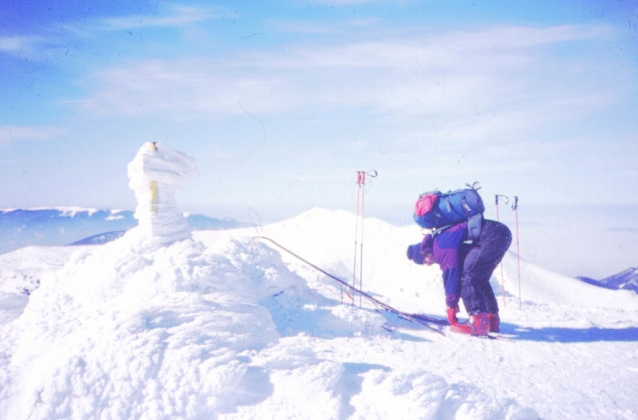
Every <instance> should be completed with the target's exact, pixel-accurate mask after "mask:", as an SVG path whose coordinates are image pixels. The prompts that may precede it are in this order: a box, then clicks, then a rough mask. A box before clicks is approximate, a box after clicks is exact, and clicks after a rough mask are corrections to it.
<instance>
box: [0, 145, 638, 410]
mask: <svg viewBox="0 0 638 420" xmlns="http://www.w3.org/2000/svg"><path fill="white" fill-rule="evenodd" d="M158 150H162V145H159V146H158ZM140 153H141V155H142V158H140V160H142V161H143V160H144V159H146V157H148V156H149V153H148V152H147V151H141V152H140ZM139 156H140V155H139V154H138V157H139ZM166 156H167V158H168V159H167V160H168V161H170V162H172V163H175V162H176V161H177V162H179V165H178V164H176V165H175V166H172V168H173V169H176V168H178V167H179V168H183V169H184V171H183V172H180V170H176V172H178V173H182V174H184V175H185V174H187V173H189V174H190V173H192V169H193V166H192V165H191V164H190V162H191V161H190V160H189V159H182V158H181V157H180V158H179V159H177V160H173V158H174V157H175V156H177V155H170V154H168V155H166ZM136 159H138V158H137V157H136ZM158 162H159V161H155V163H158ZM182 164H183V166H182ZM140 168H143V165H142V166H137V167H136V168H134V169H133V170H132V171H131V172H132V173H135V172H136V171H139V170H140ZM153 168H154V169H153V172H154V174H153V176H148V174H142V175H143V176H141V177H140V178H139V179H138V181H140V182H139V183H138V182H137V181H136V182H135V183H133V182H132V184H135V188H134V189H135V192H136V195H137V197H138V199H139V200H142V201H144V203H143V206H141V207H140V208H139V213H138V214H139V215H140V225H139V226H138V227H137V228H135V229H133V230H132V231H130V232H129V233H127V234H126V235H124V236H123V237H121V238H120V239H118V240H116V241H114V242H111V243H109V244H106V245H102V246H97V247H81V248H79V249H77V248H74V249H73V250H74V251H76V250H77V251H76V252H74V253H73V254H71V253H70V252H69V251H68V250H69V248H59V249H48V248H31V249H23V250H20V251H16V253H11V254H6V255H2V256H0V262H2V263H3V264H2V265H1V266H2V267H3V268H2V271H0V275H1V276H2V277H1V278H0V280H1V284H2V289H0V297H1V299H0V305H2V310H3V311H4V312H3V313H4V314H5V316H4V317H3V318H2V320H3V321H2V323H0V333H1V334H2V337H3V339H2V341H1V342H0V419H3V420H9V419H11V420H14V419H27V418H28V419H50V418H69V419H96V418H101V419H214V418H219V419H239V418H242V419H254V418H277V419H279V418H285V419H292V418H299V419H302V418H303V419H308V418H316V419H363V418H365V419H386V418H410V419H413V418H415V419H537V418H593V417H596V418H621V419H622V418H634V417H635V416H636V415H637V414H638V402H637V399H636V398H635V394H634V392H633V391H632V390H633V388H634V385H635V380H636V375H637V374H638V321H636V319H638V317H637V315H638V309H637V308H638V305H637V303H638V301H637V299H638V298H637V297H636V295H635V294H633V293H630V292H627V291H615V290H605V289H599V288H596V287H594V286H591V285H587V284H584V283H582V282H580V281H578V280H575V279H569V278H566V277H562V276H559V275H556V274H553V273H550V272H547V271H544V270H541V269H539V268H537V267H535V266H533V265H530V264H527V263H526V262H525V261H523V264H522V267H521V268H522V277H523V284H522V291H523V294H522V296H523V301H522V302H521V303H520V304H521V306H522V309H519V300H518V296H517V293H512V292H513V291H515V290H516V285H517V278H516V276H515V273H516V268H515V264H516V260H515V256H513V255H512V254H508V255H507V256H506V258H505V261H504V274H505V275H504V278H500V277H498V276H495V277H494V278H493V285H494V287H495V289H496V292H497V295H498V297H499V303H501V304H502V311H501V315H502V319H503V326H502V327H503V329H504V331H505V332H509V333H512V334H515V335H516V336H517V337H516V339H515V340H516V341H515V342H512V343H508V342H503V341H492V340H481V339H477V338H470V337H466V336H458V335H451V334H448V335H447V336H441V335H438V334H435V333H432V332H430V331H428V330H425V329H423V328H420V327H419V326H418V325H416V324H411V323H409V322H407V321H405V320H401V319H398V318H396V317H394V316H393V315H391V314H387V313H378V312H376V311H375V310H374V308H371V307H369V306H367V305H366V303H365V301H364V302H362V305H361V306H362V307H359V302H358V301H357V300H355V303H356V304H354V305H353V304H352V302H350V301H349V299H348V297H347V296H346V295H344V293H343V290H341V289H340V287H339V285H338V284H335V282H334V281H332V280H331V279H329V278H326V277H325V276H323V275H321V274H320V273H318V272H317V271H314V270H311V269H310V268H309V267H308V266H305V265H303V264H302V263H300V262H299V261H298V260H295V259H294V258H293V257H291V256H290V255H288V254H280V253H279V252H277V251H276V250H274V249H272V248H270V247H269V246H268V245H267V244H266V243H262V242H260V241H259V240H256V239H254V236H256V235H259V236H268V237H271V238H273V239H275V240H277V241H278V242H280V243H282V244H284V245H286V246H287V247H289V248H291V249H294V250H295V252H297V253H299V254H300V255H302V256H304V257H305V258H307V259H309V260H311V261H312V262H313V263H316V264H318V265H320V266H321V267H323V268H325V269H327V270H328V271H330V272H332V273H334V274H337V275H339V276H341V277H342V278H345V279H347V278H348V276H349V275H351V271H352V270H351V264H352V261H353V255H354V253H353V249H352V248H353V246H352V245H353V242H352V238H351V233H353V229H352V228H353V227H354V225H355V216H354V215H353V214H351V213H348V212H345V211H329V210H324V209H313V210H310V211H308V212H306V213H303V214H301V215H299V216H298V217H296V218H294V219H290V220H287V221H284V222H281V223H277V224H272V225H268V226H263V227H259V228H257V229H244V230H235V231H218V232H213V231H209V232H194V233H192V234H191V232H189V231H187V230H185V227H184V225H183V224H182V223H181V222H179V220H178V219H177V218H176V216H175V214H176V213H175V212H173V209H174V208H175V203H174V201H172V200H173V199H172V198H170V197H166V198H165V201H162V198H159V200H157V202H153V196H152V194H149V191H150V190H151V184H152V183H151V182H149V181H152V180H156V181H157V180H163V182H164V184H166V185H178V182H175V183H174V184H171V183H172V182H173V181H171V180H170V179H166V178H162V177H163V176H167V177H169V175H168V174H169V173H172V172H171V171H164V170H163V169H162V168H163V167H162V166H161V165H158V166H154V167H153ZM142 171H143V169H142ZM139 174H140V173H138V174H137V175H139ZM181 180H182V178H180V180H179V182H181ZM142 181H143V182H142ZM158 187H159V188H158V192H159V194H160V195H159V197H162V196H161V193H162V191H163V190H162V184H160V183H159V182H158ZM154 204H159V205H160V206H161V205H162V204H163V205H166V206H167V207H169V208H165V209H163V210H162V209H161V208H160V207H158V208H157V210H156V211H154V210H153V209H152V206H153V205H154ZM143 220H144V223H142V221H143ZM168 220H171V221H173V220H174V221H176V223H175V224H172V223H164V222H166V221H168ZM365 229H366V243H365V248H364V249H365V250H364V256H365V258H364V268H363V276H364V282H363V287H364V289H366V291H369V292H370V293H372V294H373V295H374V296H376V297H378V298H380V299H383V300H384V301H386V302H388V303H390V304H392V305H393V306H395V307H398V308H400V309H403V310H406V311H409V312H421V313H428V314H430V315H439V314H443V313H444V294H443V288H442V284H441V280H440V272H439V271H438V270H437V269H436V268H434V267H422V266H415V265H411V264H409V262H408V261H407V259H406V258H405V246H406V245H407V244H409V243H414V242H416V241H417V240H418V239H419V237H420V236H421V232H420V230H419V229H418V228H417V227H416V226H414V227H405V228H397V227H393V226H391V225H388V224H386V223H384V222H381V221H379V220H374V219H366V221H365ZM28 252H29V253H30V254H29V253H28ZM46 253H49V254H53V255H57V257H55V258H53V257H51V258H48V259H47V260H45V259H39V260H37V261H36V259H37V258H39V257H37V255H44V254H46ZM47 261H48V262H47ZM62 262H66V263H65V264H64V265H63V264H62ZM31 264H36V265H37V267H35V268H33V267H32V265H31ZM7 267H8V268H7ZM28 276H31V277H30V278H35V277H37V279H38V280H39V282H40V285H39V287H37V288H34V289H33V291H32V293H31V295H30V296H28V297H26V295H24V294H20V293H19V292H17V291H18V290H20V288H21V286H22V284H23V283H24V282H26V281H27V280H25V279H27V277H28ZM503 286H504V287H503ZM389 330H392V332H390V331H389Z"/></svg>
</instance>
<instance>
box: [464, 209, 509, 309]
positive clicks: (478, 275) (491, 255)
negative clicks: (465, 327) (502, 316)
mask: <svg viewBox="0 0 638 420" xmlns="http://www.w3.org/2000/svg"><path fill="white" fill-rule="evenodd" d="M511 242H512V233H511V232H510V230H509V229H508V227H507V226H505V225H504V224H502V223H498V222H494V221H491V220H487V221H485V223H484V225H483V229H482V232H481V237H480V239H479V240H478V241H477V242H476V243H475V244H474V246H472V248H470V250H469V251H468V253H467V256H466V257H465V260H464V262H463V272H462V275H461V297H462V298H463V302H464V303H465V307H466V310H467V311H468V313H469V314H474V313H478V312H487V313H493V314H498V303H497V301H496V296H495V295H494V290H493V289H492V286H491V285H490V278H491V277H492V274H493V272H494V270H495V269H496V266H497V265H498V264H499V262H500V261H501V259H502V258H503V255H505V252H506V251H507V249H508V248H509V246H510V244H511Z"/></svg>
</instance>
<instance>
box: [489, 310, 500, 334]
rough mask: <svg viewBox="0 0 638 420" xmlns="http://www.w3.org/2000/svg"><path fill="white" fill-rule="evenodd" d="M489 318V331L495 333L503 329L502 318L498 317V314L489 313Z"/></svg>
mask: <svg viewBox="0 0 638 420" xmlns="http://www.w3.org/2000/svg"><path fill="white" fill-rule="evenodd" d="M487 319H489V320H490V328H489V331H490V332H493V333H497V332H499V331H500V329H501V319H500V318H499V317H498V314H489V315H488V316H487Z"/></svg>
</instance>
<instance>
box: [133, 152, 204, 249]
mask: <svg viewBox="0 0 638 420" xmlns="http://www.w3.org/2000/svg"><path fill="white" fill-rule="evenodd" d="M195 173H197V166H196V164H195V160H194V159H193V158H191V157H190V156H188V155H186V154H185V153H182V152H180V151H178V150H175V149H173V148H171V147H169V146H166V145H164V144H158V143H155V142H148V143H145V144H144V145H143V146H142V147H141V148H140V150H139V151H138V152H137V155H136V156H135V158H134V159H133V160H132V161H131V162H130V163H129V164H128V177H129V187H130V188H131V189H132V190H133V191H134V192H135V197H136V198H137V208H136V209H135V215H134V216H135V218H136V219H137V220H138V221H139V225H138V227H137V229H138V231H139V232H138V233H140V234H141V235H143V236H147V237H152V238H155V239H158V240H159V242H160V243H161V244H164V245H166V244H169V243H172V242H175V241H180V240H183V239H188V238H190V237H191V231H190V227H189V226H188V222H187V221H186V219H185V218H184V216H183V215H182V213H180V212H179V210H178V209H177V202H176V201H175V192H176V191H177V190H179V189H180V188H182V187H183V186H184V184H186V182H187V181H188V180H189V179H190V177H191V176H192V175H194V174H195Z"/></svg>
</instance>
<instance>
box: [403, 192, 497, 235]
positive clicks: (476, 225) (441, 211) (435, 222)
mask: <svg viewBox="0 0 638 420" xmlns="http://www.w3.org/2000/svg"><path fill="white" fill-rule="evenodd" d="M468 186H469V185H468ZM469 187H470V188H466V189H462V190H456V191H449V192H447V193H442V192H441V191H439V190H435V191H430V192H426V193H423V194H421V195H420V196H419V199H418V200H417V202H416V204H415V206H414V221H415V222H416V223H417V224H418V225H419V226H421V227H422V228H425V229H438V230H442V229H445V228H446V227H449V226H452V225H455V224H457V223H461V222H464V221H467V222H468V223H467V227H468V238H469V239H470V240H476V239H478V238H479V236H481V225H482V222H483V212H484V211H485V205H484V204H483V200H482V199H481V196H480V195H479V193H478V189H479V188H480V187H477V183H474V185H472V186H469Z"/></svg>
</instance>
